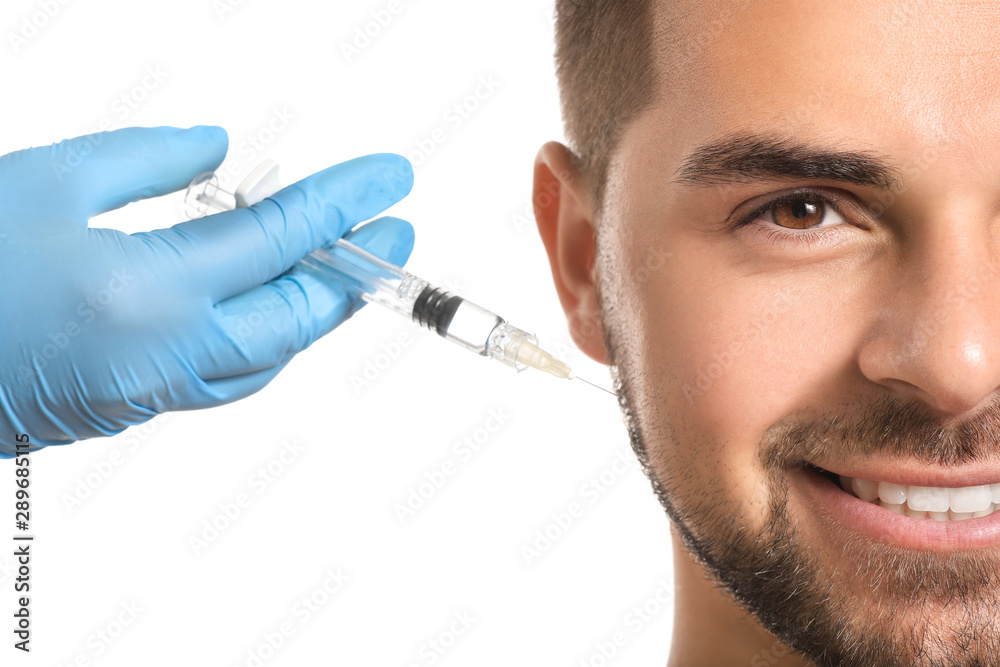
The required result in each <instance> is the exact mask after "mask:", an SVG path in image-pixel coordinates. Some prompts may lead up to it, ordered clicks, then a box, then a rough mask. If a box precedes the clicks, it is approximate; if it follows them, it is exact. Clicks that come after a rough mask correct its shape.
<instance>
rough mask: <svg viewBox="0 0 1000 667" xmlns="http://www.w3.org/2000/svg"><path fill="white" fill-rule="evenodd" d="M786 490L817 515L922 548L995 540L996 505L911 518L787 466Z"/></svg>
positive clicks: (999, 522)
mask: <svg viewBox="0 0 1000 667" xmlns="http://www.w3.org/2000/svg"><path fill="white" fill-rule="evenodd" d="M788 479H789V482H790V487H791V490H793V491H795V492H799V493H800V495H801V496H802V497H803V499H804V501H805V503H806V505H805V506H806V507H807V508H809V507H815V508H819V512H820V515H821V516H820V518H821V519H823V520H824V521H829V520H832V521H834V522H836V523H839V524H840V525H841V526H843V527H844V528H847V529H848V530H850V531H852V532H855V533H859V534H861V535H863V536H865V537H867V538H869V539H872V540H875V541H878V542H884V543H887V544H894V545H898V546H901V547H907V548H910V549H920V550H922V551H940V552H949V551H962V550H968V549H982V548H985V547H991V546H995V545H997V544H998V543H1000V511H996V512H993V514H990V515H989V516H983V517H978V518H975V519H962V520H959V521H934V520H933V519H911V518H910V517H908V516H906V515H904V514H896V513H895V512H893V511H891V510H887V509H885V508H884V507H879V506H878V505H875V504H873V503H869V502H866V501H864V500H861V499H860V498H856V497H855V496H853V495H851V494H850V493H847V492H846V491H844V490H843V489H841V488H840V486H838V485H837V484H834V483H833V482H832V481H830V480H829V479H827V478H826V477H824V476H823V475H821V474H819V473H818V472H816V471H815V470H811V469H809V468H805V467H802V466H795V467H792V468H789V476H788Z"/></svg>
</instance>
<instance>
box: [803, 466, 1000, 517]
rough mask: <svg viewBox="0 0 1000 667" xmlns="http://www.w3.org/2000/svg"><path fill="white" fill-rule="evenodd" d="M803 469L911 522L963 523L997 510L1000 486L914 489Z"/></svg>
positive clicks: (814, 469) (907, 486) (823, 471)
mask: <svg viewBox="0 0 1000 667" xmlns="http://www.w3.org/2000/svg"><path fill="white" fill-rule="evenodd" d="M806 467H807V468H809V469H811V470H812V471H813V472H816V473H818V474H819V475H821V476H823V477H825V478H827V479H829V480H830V481H831V482H833V483H834V484H835V485H836V486H837V487H838V488H840V489H842V490H843V491H845V492H847V493H849V494H850V495H852V496H854V497H855V498H858V499H860V500H863V501H865V502H868V503H871V504H873V505H878V506H879V507H884V508H885V509H887V510H889V511H891V512H895V513H896V514H902V515H905V516H908V517H910V518H911V519H926V520H930V521H964V520H966V519H975V518H979V517H984V516H989V515H990V514H993V512H994V511H996V510H997V509H1000V482H998V483H995V484H982V485H979V486H963V487H954V488H953V487H935V486H917V485H912V484H910V485H906V484H894V483H892V482H884V481H879V480H872V479H862V478H860V477H846V476H844V475H838V474H836V473H833V472H830V471H829V470H824V469H823V468H820V467H817V466H815V465H812V464H808V463H807V464H806Z"/></svg>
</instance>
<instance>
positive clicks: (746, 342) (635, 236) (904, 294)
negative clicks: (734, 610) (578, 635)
mask: <svg viewBox="0 0 1000 667" xmlns="http://www.w3.org/2000/svg"><path fill="white" fill-rule="evenodd" d="M664 5H675V6H677V5H679V6H682V7H683V8H684V11H685V12H686V16H685V18H684V20H682V21H678V17H671V18H670V19H668V18H666V16H665V15H664V13H663V12H662V11H660V12H658V14H660V16H659V17H658V19H657V20H658V22H659V23H660V25H658V26H657V28H658V29H661V30H663V29H668V28H669V29H671V30H673V31H675V32H676V33H677V34H678V36H679V38H680V41H679V42H678V44H679V46H676V47H674V48H669V49H668V48H666V47H662V50H661V51H660V53H661V56H662V61H661V62H659V63H658V68H660V71H661V72H662V74H663V83H664V88H663V90H662V91H661V92H662V94H661V96H660V98H659V100H658V101H657V103H656V104H655V107H654V108H653V109H651V110H649V111H648V112H646V113H644V114H643V115H642V116H641V117H639V118H638V119H637V120H635V121H634V122H633V123H631V124H630V125H629V127H628V128H627V130H626V132H625V133H624V136H623V139H622V142H621V144H620V146H619V148H618V150H617V152H616V154H615V156H614V159H613V162H612V167H611V170H610V174H609V180H608V189H607V196H606V201H605V207H604V209H603V214H602V216H601V222H600V232H599V235H598V258H597V263H598V264H597V265H598V271H599V273H600V275H601V277H602V282H601V292H602V303H603V315H602V319H603V321H604V326H605V329H606V337H607V346H608V351H609V354H610V361H611V362H612V363H614V364H615V365H616V366H617V370H618V373H619V378H620V384H619V388H620V391H621V392H622V393H623V395H624V398H625V403H626V407H627V409H628V412H629V419H630V427H631V430H632V434H633V444H634V445H635V446H636V447H637V448H638V449H639V450H640V451H645V452H646V453H647V455H648V461H649V464H650V470H651V473H652V475H653V477H654V486H656V487H657V491H658V493H659V495H660V497H661V500H662V501H663V503H664V505H665V506H666V507H667V510H668V512H669V513H670V514H671V517H672V518H673V520H674V523H675V526H676V527H677V529H678V531H679V532H680V534H681V535H683V536H684V539H685V542H686V543H687V544H688V546H689V547H690V548H691V549H692V551H694V552H695V553H697V554H698V555H699V556H700V557H701V558H702V559H703V560H704V562H705V563H706V564H707V565H708V567H709V569H710V570H711V571H712V572H714V574H715V576H717V577H718V578H719V579H720V580H721V581H722V582H723V583H724V584H726V586H727V587H728V588H729V590H730V592H731V593H732V594H733V595H734V596H735V597H736V598H737V599H739V600H741V601H742V602H743V603H744V604H745V605H746V606H747V607H748V608H749V609H750V610H751V611H753V612H754V613H755V614H756V615H757V616H758V618H759V619H760V620H761V621H762V622H763V623H764V625H765V626H766V627H768V628H769V629H771V630H772V631H773V632H775V634H777V635H778V636H779V637H781V638H783V639H784V640H786V641H787V642H789V643H790V644H792V645H793V646H794V647H796V648H797V649H798V650H799V651H800V652H801V653H803V654H804V655H806V656H807V657H809V658H811V659H812V660H814V661H816V662H817V663H819V664H830V665H833V664H858V665H896V664H920V665H973V664H976V665H978V664H994V663H993V662H992V661H994V660H996V659H997V658H996V656H997V655H1000V620H998V614H1000V575H998V569H1000V512H998V513H996V514H993V515H990V516H980V515H985V514H987V510H985V509H984V510H983V511H979V512H977V516H976V517H972V518H970V514H971V512H969V511H965V512H959V513H958V514H957V515H956V513H955V507H958V508H959V509H964V508H966V507H967V506H966V505H963V504H962V502H963V501H962V500H961V499H958V500H956V498H958V497H959V496H960V495H962V493H964V494H966V495H967V496H968V497H969V498H971V500H969V502H972V503H978V502H980V501H979V500H977V499H976V495H977V494H979V495H982V493H984V492H983V491H982V490H979V491H976V490H972V491H966V492H962V493H959V492H957V491H944V492H940V491H920V490H919V489H917V490H915V491H910V492H911V493H912V494H913V495H912V496H911V501H912V499H913V498H916V497H917V496H919V495H920V494H921V493H923V494H924V496H925V497H929V498H931V499H932V500H931V502H932V503H933V502H940V497H941V494H942V493H943V494H944V497H946V498H948V497H950V498H951V500H950V501H949V502H950V503H951V504H950V505H949V507H951V510H952V513H951V514H948V513H947V510H946V511H945V512H943V513H942V512H938V513H936V514H935V515H934V518H930V515H928V514H926V513H925V512H918V511H917V510H916V509H915V508H913V507H910V505H909V504H902V506H900V505H901V503H899V502H898V498H896V499H894V500H897V502H893V503H891V504H892V505H894V507H884V506H883V505H889V504H890V503H885V502H883V501H879V503H878V504H873V503H871V502H866V501H865V500H861V499H859V498H857V497H855V496H854V495H851V494H848V493H846V492H845V491H843V490H841V488H840V486H839V485H837V484H835V483H834V482H833V481H830V480H829V479H828V478H829V477H835V475H829V474H825V473H820V472H817V471H816V470H815V469H810V468H809V467H807V466H806V465H805V463H809V464H811V465H812V466H816V467H817V468H819V469H822V470H824V471H831V472H833V473H837V474H840V475H845V476H850V477H858V478H864V479H867V480H874V481H882V482H887V483H895V484H898V485H902V486H906V487H908V488H910V489H912V487H913V486H931V487H938V488H945V489H954V488H955V487H966V486H976V485H984V484H988V483H991V482H992V483H997V482H1000V409H998V406H1000V403H998V401H997V387H998V385H1000V262H996V261H995V258H996V257H997V256H1000V150H998V148H1000V58H998V57H1000V48H998V46H997V39H996V28H997V27H998V25H1000V6H998V5H995V4H991V3H987V2H957V1H956V2H929V1H927V2H907V3H901V2H895V1H889V0H885V1H880V0H865V1H859V0H841V1H827V2H803V1H802V0H767V1H761V2H757V1H754V0H731V1H730V2H725V3H714V2H712V3H708V2H696V1H693V0H692V1H689V2H680V3H678V2H676V1H675V0H671V2H668V3H664ZM720 6H721V7H722V9H721V10H720ZM662 9H663V8H662V7H661V10H662ZM720 16H721V18H719V17H720ZM667 21H669V25H667ZM671 62H672V63H680V65H679V66H677V67H676V69H671V68H672V67H673V66H672V65H670V63H671ZM740 135H742V136H743V141H740V142H737V143H736V146H735V149H734V146H732V145H729V146H723V145H721V144H716V146H715V148H716V149H717V150H716V151H715V152H714V153H712V152H709V151H705V150H702V151H700V152H699V151H698V149H699V147H702V146H705V145H706V144H712V143H714V142H718V141H719V140H722V139H727V138H729V139H731V138H734V137H737V136H740ZM749 135H760V140H757V141H754V140H753V139H752V138H751V137H749ZM781 140H783V141H781ZM776 142H777V143H776ZM778 148H784V149H792V150H791V153H790V154H788V153H787V150H786V154H785V155H780V156H778V155H773V154H772V153H773V152H774V150H775V149H778ZM740 149H742V150H740ZM810 151H825V152H830V151H833V152H834V153H838V154H836V155H832V156H829V155H828V156H821V155H818V154H812V153H811V152H810ZM855 152H857V153H861V155H850V154H849V153H855ZM699 158H700V159H699ZM734 170H736V171H738V172H740V174H742V176H741V177H740V178H739V179H738V180H733V178H734V173H733V172H734ZM783 171H784V172H786V173H785V175H781V173H779V172H783ZM706 182H707V183H708V184H706ZM792 193H795V197H794V198H793V199H791V200H789V201H786V202H785V203H778V204H776V205H774V206H772V207H771V208H770V210H768V208H767V204H768V203H769V201H771V200H773V199H775V198H777V197H780V196H782V195H786V194H792ZM754 211H758V213H757V214H756V215H751V214H752V213H754ZM748 216H749V218H750V220H749V221H748V222H747V224H745V225H743V226H737V225H738V224H739V223H740V221H743V220H744V219H746V218H748ZM848 486H850V483H848ZM884 488H885V494H886V495H887V496H889V498H890V499H893V498H892V495H891V494H893V493H898V492H900V490H899V489H897V488H896V487H893V486H890V485H889V484H886V485H884ZM949 493H950V494H951V495H950V496H949V495H948V494H949ZM934 498H937V500H933V499H934ZM915 502H916V504H918V505H919V501H915ZM992 508H993V506H992V505H989V508H988V509H989V510H992ZM897 512H904V513H903V514H899V513H897ZM916 517H924V518H916ZM939 519H945V520H947V521H944V520H939Z"/></svg>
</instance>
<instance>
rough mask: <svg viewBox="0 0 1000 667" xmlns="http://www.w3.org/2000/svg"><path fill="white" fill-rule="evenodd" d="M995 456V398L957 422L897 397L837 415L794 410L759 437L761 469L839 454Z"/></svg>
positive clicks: (998, 447)
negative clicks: (816, 416)
mask: <svg viewBox="0 0 1000 667" xmlns="http://www.w3.org/2000/svg"><path fill="white" fill-rule="evenodd" d="M998 455H1000V402H993V403H991V404H989V405H987V406H985V407H984V408H981V409H980V410H979V411H978V412H977V413H976V414H975V415H974V416H972V417H969V418H966V419H963V420H959V421H956V420H954V418H950V419H944V418H942V417H938V416H935V415H934V414H933V413H932V412H931V411H930V410H929V409H928V407H927V406H926V404H924V403H921V402H918V401H914V400H912V399H905V398H902V397H898V396H882V397H880V398H878V399H875V400H874V401H871V402H868V403H856V404H855V405H854V407H853V409H851V406H848V409H845V410H844V411H843V413H842V414H827V415H824V416H822V417H819V418H815V417H807V416H806V415H804V414H801V413H796V414H794V415H790V416H789V417H786V418H785V419H783V420H781V421H779V422H778V423H776V424H774V425H773V426H771V427H769V428H768V429H767V430H766V431H765V432H764V435H763V437H762V438H761V448H760V457H761V461H762V463H763V464H764V466H765V468H767V469H769V470H777V469H779V468H782V467H784V466H787V465H788V464H789V463H792V462H794V461H802V460H817V459H819V460H829V459H834V458H840V457H845V456H846V457H849V458H855V459H862V458H868V457H882V458H891V457H898V458H907V459H913V460H917V461H920V462H922V463H925V464H928V465H940V466H958V465H963V464H969V463H975V462H980V461H987V460H990V459H995V458H997V457H998Z"/></svg>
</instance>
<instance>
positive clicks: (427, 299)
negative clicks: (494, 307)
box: [413, 285, 503, 356]
mask: <svg viewBox="0 0 1000 667" xmlns="http://www.w3.org/2000/svg"><path fill="white" fill-rule="evenodd" d="M413 321H414V322H416V323H418V324H420V325H422V326H425V327H427V328H428V329H430V330H431V331H435V332H437V334H438V335H439V336H441V337H442V338H447V339H448V340H450V341H451V342H453V343H455V344H456V345H461V346H462V347H464V348H465V349H467V350H469V351H471V352H475V353H476V354H481V355H483V356H485V355H486V353H487V350H488V346H489V341H490V334H491V333H493V329H495V328H496V326H497V325H498V324H500V323H501V322H503V318H501V317H500V316H499V315H497V314H496V313H492V312H490V311H488V310H486V309H485V308H482V307H480V306H477V305H476V304H474V303H472V302H471V301H466V300H465V299H463V298H462V297H460V296H454V295H453V294H450V293H448V292H446V291H445V290H443V289H441V288H440V287H434V286H433V285H427V286H426V287H425V288H424V289H423V291H422V292H421V293H420V295H419V296H418V297H417V300H416V302H415V303H414V304H413Z"/></svg>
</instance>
